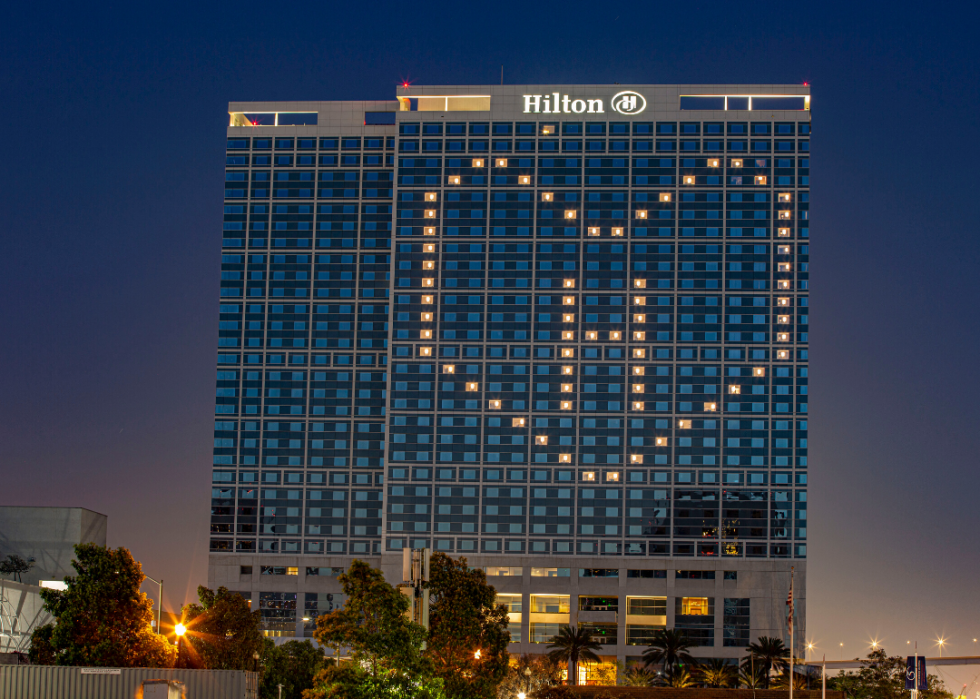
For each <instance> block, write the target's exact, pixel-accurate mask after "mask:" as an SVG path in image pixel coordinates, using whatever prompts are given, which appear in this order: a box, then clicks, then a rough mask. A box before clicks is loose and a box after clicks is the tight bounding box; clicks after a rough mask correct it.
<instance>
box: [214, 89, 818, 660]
mask: <svg viewBox="0 0 980 699" xmlns="http://www.w3.org/2000/svg"><path fill="white" fill-rule="evenodd" d="M809 107H810V97H809V88H808V87H806V86H800V85H738V86H724V85H684V86H680V85H506V86H488V85H479V86H452V87H418V86H405V87H401V88H399V89H398V91H397V96H396V99H393V100H391V101H381V102H284V103H279V102H275V103H273V102H269V103H232V104H231V105H230V108H229V112H230V125H229V127H228V140H227V155H226V158H227V159H226V174H225V180H226V187H225V198H224V238H223V250H222V272H221V292H220V314H221V315H220V331H219V335H220V338H219V343H218V344H219V347H218V353H217V401H216V403H217V405H216V410H215V435H214V437H215V440H214V447H215V448H214V469H213V486H212V487H213V491H212V498H213V500H212V518H211V557H210V573H209V579H210V585H211V586H218V585H224V586H226V587H228V588H229V589H232V590H237V591H240V592H242V593H243V594H245V595H246V596H247V597H249V598H250V599H251V600H252V605H253V607H254V608H257V609H261V610H262V614H263V618H264V620H265V624H266V629H267V632H268V633H269V634H270V635H273V636H303V635H306V636H309V635H311V634H312V630H313V628H314V625H315V619H316V616H317V614H319V613H322V612H324V611H325V610H329V609H331V608H333V607H334V606H336V605H338V604H341V603H342V602H343V596H342V595H341V594H340V586H339V584H338V582H337V579H336V576H337V574H339V572H341V571H342V570H344V569H345V568H346V567H347V566H348V565H349V564H350V561H351V560H352V559H354V558H361V559H364V560H367V561H368V562H370V563H371V564H373V565H375V566H380V567H382V569H383V570H384V571H385V573H386V575H387V576H388V578H389V581H391V582H393V583H397V582H399V581H400V578H401V557H402V549H403V548H405V547H410V548H423V547H429V548H431V549H432V550H433V551H443V552H446V553H448V554H450V555H453V556H466V558H467V559H468V561H469V563H470V565H473V566H479V567H481V568H484V569H485V570H486V571H487V575H488V576H489V580H490V581H491V582H492V583H493V585H494V586H495V587H496V588H497V590H498V592H499V593H500V599H501V601H503V602H504V603H505V604H507V605H508V606H509V608H510V609H511V612H512V613H511V619H512V622H511V636H512V640H513V643H514V645H512V650H513V651H514V652H528V651H530V652H541V651H543V650H544V644H545V642H546V640H547V639H548V638H549V637H551V636H552V635H553V634H554V633H555V632H556V630H557V629H558V627H559V626H560V625H562V624H572V625H575V626H579V627H588V628H590V629H592V630H593V632H594V634H595V636H596V637H598V638H601V640H602V643H603V644H604V648H605V649H606V650H607V653H606V655H607V656H608V657H609V658H618V659H619V660H620V661H623V660H628V659H629V658H632V657H636V656H639V655H640V654H641V652H642V651H643V650H644V648H645V647H646V644H647V641H648V640H649V638H650V635H651V633H652V632H653V631H654V630H656V629H661V628H665V627H666V628H677V629H684V630H685V631H687V633H688V634H689V635H690V636H691V637H692V638H694V639H695V640H696V642H697V644H698V645H699V648H698V650H697V654H698V655H700V656H704V657H736V656H740V655H742V653H743V648H744V646H745V645H746V644H747V643H748V642H749V641H750V640H753V639H755V638H756V637H758V636H762V635H767V636H780V637H785V638H786V640H787V642H788V634H787V631H786V604H785V601H786V593H787V591H788V588H789V584H790V569H791V567H795V597H796V600H797V615H798V618H797V639H798V647H800V646H799V643H800V641H799V639H800V638H801V637H802V636H803V633H801V629H803V628H805V626H804V619H805V599H806V588H805V580H806V534H807V518H806V510H807V496H806V493H807V420H808V416H807V365H808V356H807V347H808V313H809V310H808V305H809V303H808V301H809V282H808V277H809V275H808V259H809V245H810V244H809V185H810V176H809V175H810V110H809Z"/></svg>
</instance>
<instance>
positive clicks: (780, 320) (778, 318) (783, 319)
mask: <svg viewBox="0 0 980 699" xmlns="http://www.w3.org/2000/svg"><path fill="white" fill-rule="evenodd" d="M776 322H777V323H781V324H783V325H785V324H786V323H789V316H776Z"/></svg>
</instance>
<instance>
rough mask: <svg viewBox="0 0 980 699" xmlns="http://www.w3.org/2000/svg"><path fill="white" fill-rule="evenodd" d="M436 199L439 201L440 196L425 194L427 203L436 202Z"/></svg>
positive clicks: (433, 193) (430, 193)
mask: <svg viewBox="0 0 980 699" xmlns="http://www.w3.org/2000/svg"><path fill="white" fill-rule="evenodd" d="M436 199H438V195H437V194H436V193H435V192H426V193H425V200H426V201H435V200H436Z"/></svg>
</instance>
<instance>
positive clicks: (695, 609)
mask: <svg viewBox="0 0 980 699" xmlns="http://www.w3.org/2000/svg"><path fill="white" fill-rule="evenodd" d="M708 609H709V607H708V598H707V597H681V614H684V615H687V616H706V615H707V614H708V613H709V612H708Z"/></svg>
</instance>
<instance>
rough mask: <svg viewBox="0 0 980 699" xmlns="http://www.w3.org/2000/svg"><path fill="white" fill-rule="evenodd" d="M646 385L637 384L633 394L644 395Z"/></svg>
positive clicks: (634, 386)
mask: <svg viewBox="0 0 980 699" xmlns="http://www.w3.org/2000/svg"><path fill="white" fill-rule="evenodd" d="M644 386H645V384H642V383H635V384H633V393H643V391H644Z"/></svg>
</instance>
